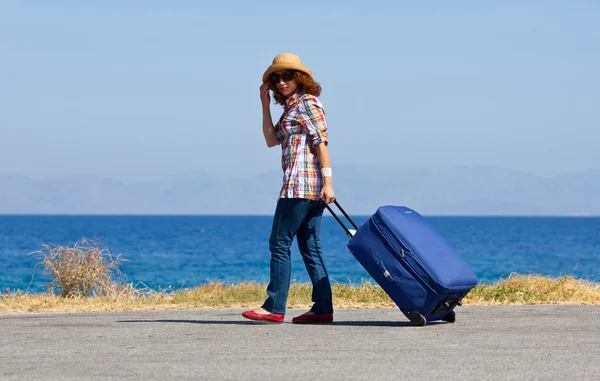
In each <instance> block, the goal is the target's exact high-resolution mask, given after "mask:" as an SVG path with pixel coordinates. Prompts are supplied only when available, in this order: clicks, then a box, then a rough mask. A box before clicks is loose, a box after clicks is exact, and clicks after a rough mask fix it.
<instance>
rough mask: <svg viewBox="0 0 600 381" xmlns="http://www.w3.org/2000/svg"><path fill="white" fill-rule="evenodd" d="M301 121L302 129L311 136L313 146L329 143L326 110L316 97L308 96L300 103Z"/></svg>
mask: <svg viewBox="0 0 600 381" xmlns="http://www.w3.org/2000/svg"><path fill="white" fill-rule="evenodd" d="M299 106H300V110H299V111H300V112H299V119H300V123H301V124H302V128H303V129H304V131H306V133H307V134H308V135H309V136H310V142H311V144H312V145H313V146H316V145H318V144H319V143H325V144H327V143H328V139H327V123H326V122H325V109H324V108H323V105H322V104H321V102H319V100H318V99H317V98H316V97H314V96H306V97H305V98H304V99H303V100H302V101H301V102H300V105H299Z"/></svg>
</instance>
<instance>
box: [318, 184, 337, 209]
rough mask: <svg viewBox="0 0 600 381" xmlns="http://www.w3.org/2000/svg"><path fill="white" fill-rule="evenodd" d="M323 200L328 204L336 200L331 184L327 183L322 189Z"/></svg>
mask: <svg viewBox="0 0 600 381" xmlns="http://www.w3.org/2000/svg"><path fill="white" fill-rule="evenodd" d="M321 200H323V201H325V203H326V204H331V203H332V202H333V201H334V200H335V192H334V191H333V186H332V185H331V184H327V183H325V185H323V188H322V189H321Z"/></svg>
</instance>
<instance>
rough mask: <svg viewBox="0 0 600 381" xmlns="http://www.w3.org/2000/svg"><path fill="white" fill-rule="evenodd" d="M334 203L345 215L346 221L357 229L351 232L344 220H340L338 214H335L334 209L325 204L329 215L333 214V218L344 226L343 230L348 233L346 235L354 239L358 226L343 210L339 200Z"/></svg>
mask: <svg viewBox="0 0 600 381" xmlns="http://www.w3.org/2000/svg"><path fill="white" fill-rule="evenodd" d="M323 203H325V202H324V201H323ZM333 203H334V204H335V206H336V207H337V208H338V209H339V210H340V211H341V212H342V214H343V215H344V217H346V219H347V220H348V221H350V224H352V226H353V227H354V229H355V230H354V231H351V230H350V229H348V228H347V227H346V225H345V224H344V223H343V222H342V220H340V218H339V217H338V216H337V214H335V212H334V211H333V209H332V208H331V207H330V206H329V205H328V204H326V203H325V207H326V208H327V210H329V213H331V215H332V216H333V217H335V219H336V220H337V222H338V223H339V224H340V225H341V226H342V228H344V231H345V232H346V235H347V236H348V238H352V237H354V234H355V233H356V231H357V230H358V226H356V224H355V223H354V221H352V219H351V218H350V216H349V215H348V213H346V211H345V210H344V209H342V207H341V205H340V204H339V203H338V202H337V200H333Z"/></svg>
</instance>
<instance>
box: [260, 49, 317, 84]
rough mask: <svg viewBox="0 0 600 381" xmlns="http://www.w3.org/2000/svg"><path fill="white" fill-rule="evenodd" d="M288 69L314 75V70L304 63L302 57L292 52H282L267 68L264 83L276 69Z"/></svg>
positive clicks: (263, 78)
mask: <svg viewBox="0 0 600 381" xmlns="http://www.w3.org/2000/svg"><path fill="white" fill-rule="evenodd" d="M286 69H287V70H298V71H302V72H304V73H306V74H308V75H310V76H311V77H312V71H311V70H310V69H309V68H307V67H306V66H304V65H302V62H301V61H300V57H298V56H297V55H295V54H292V53H281V54H279V55H277V57H275V58H274V59H273V63H272V64H271V66H269V67H268V68H267V70H266V71H265V73H264V74H263V77H262V81H263V83H264V82H266V81H267V80H268V79H269V77H270V76H271V74H273V73H275V72H276V71H279V70H286Z"/></svg>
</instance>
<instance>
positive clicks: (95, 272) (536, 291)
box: [0, 238, 600, 313]
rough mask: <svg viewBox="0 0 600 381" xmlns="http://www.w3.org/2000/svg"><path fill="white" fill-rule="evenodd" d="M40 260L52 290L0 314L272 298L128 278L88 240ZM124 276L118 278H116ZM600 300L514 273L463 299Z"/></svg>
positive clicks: (594, 286)
mask: <svg viewBox="0 0 600 381" xmlns="http://www.w3.org/2000/svg"><path fill="white" fill-rule="evenodd" d="M43 247H44V250H42V251H38V252H35V253H37V254H40V255H41V256H40V263H39V264H38V265H39V266H43V267H44V271H45V273H47V274H49V275H50V277H51V279H52V281H51V282H50V283H49V284H48V285H47V288H48V292H46V293H42V294H28V293H24V292H16V293H14V292H10V290H8V291H7V292H6V293H5V294H1V293H0V313H10V312H29V311H38V312H102V311H134V310H164V309H191V308H253V307H257V306H259V305H260V304H262V302H263V301H264V300H265V298H266V297H267V293H266V285H264V284H258V283H241V284H235V285H225V284H223V283H210V284H207V285H204V286H201V287H196V288H193V289H189V290H188V289H182V290H172V289H170V290H164V291H154V290H149V289H147V288H138V287H134V286H133V285H131V284H127V283H125V281H124V278H125V277H124V276H123V274H121V272H120V271H119V268H118V265H119V263H120V262H121V261H122V259H119V258H116V259H115V258H113V256H112V255H111V254H110V253H109V252H108V251H107V250H105V249H100V248H99V247H98V246H97V245H96V243H95V242H92V241H88V240H86V239H85V238H84V239H82V240H81V241H79V242H77V243H75V245H74V246H73V247H62V246H61V247H51V246H43ZM115 278H117V279H115ZM332 291H333V300H334V307H335V308H377V307H393V308H395V307H396V305H395V303H394V302H393V301H392V300H391V299H390V297H389V296H388V295H387V294H386V293H385V292H384V291H383V290H382V289H381V287H379V286H378V285H375V284H372V283H368V282H365V283H362V284H360V285H343V284H335V285H333V290H332ZM311 293H312V287H311V285H310V284H293V285H292V286H291V288H290V292H289V298H288V306H289V308H308V307H309V306H310V305H311V304H312V303H311V300H310V299H311ZM558 303H563V304H567V303H568V304H600V284H599V283H593V282H589V281H585V280H581V279H576V278H572V277H568V276H566V277H561V278H552V277H544V276H539V275H519V274H514V275H511V276H510V277H509V278H508V279H504V280H502V281H499V282H497V283H495V284H492V285H479V286H477V287H475V288H474V289H473V290H472V291H471V292H470V293H469V295H467V297H466V298H465V299H464V300H463V305H465V306H475V305H477V306H481V305H485V306H491V305H508V304H558Z"/></svg>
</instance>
